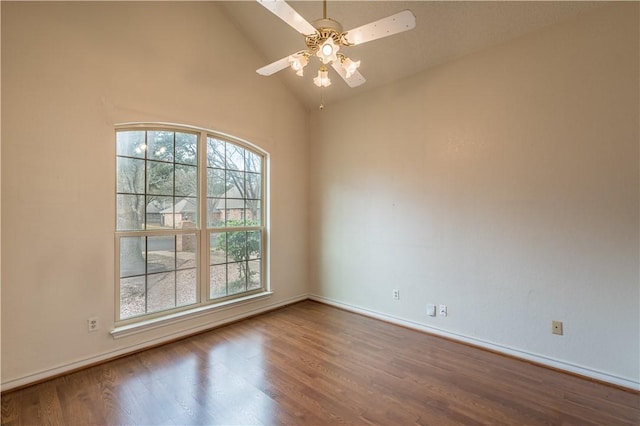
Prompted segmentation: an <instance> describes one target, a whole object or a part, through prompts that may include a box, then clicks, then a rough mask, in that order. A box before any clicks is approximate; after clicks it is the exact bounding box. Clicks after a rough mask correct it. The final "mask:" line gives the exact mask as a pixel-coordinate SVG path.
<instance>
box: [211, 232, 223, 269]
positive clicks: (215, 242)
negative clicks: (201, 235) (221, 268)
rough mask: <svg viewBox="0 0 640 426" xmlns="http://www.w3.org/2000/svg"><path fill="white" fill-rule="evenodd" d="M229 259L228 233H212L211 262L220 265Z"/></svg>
mask: <svg viewBox="0 0 640 426" xmlns="http://www.w3.org/2000/svg"><path fill="white" fill-rule="evenodd" d="M226 261H227V234H226V232H223V233H220V234H211V236H209V264H210V265H219V264H221V263H225V262H226Z"/></svg>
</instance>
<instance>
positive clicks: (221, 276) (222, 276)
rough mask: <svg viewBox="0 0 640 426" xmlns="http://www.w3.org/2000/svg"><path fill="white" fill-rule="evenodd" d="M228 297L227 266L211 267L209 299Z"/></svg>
mask: <svg viewBox="0 0 640 426" xmlns="http://www.w3.org/2000/svg"><path fill="white" fill-rule="evenodd" d="M226 295H227V265H224V264H223V265H215V266H212V267H211V272H210V279H209V297H210V298H211V299H215V298H218V297H224V296H226Z"/></svg>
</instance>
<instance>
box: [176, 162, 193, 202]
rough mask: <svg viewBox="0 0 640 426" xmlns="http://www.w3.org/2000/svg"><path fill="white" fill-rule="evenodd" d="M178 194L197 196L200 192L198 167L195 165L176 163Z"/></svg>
mask: <svg viewBox="0 0 640 426" xmlns="http://www.w3.org/2000/svg"><path fill="white" fill-rule="evenodd" d="M175 174H176V182H175V194H176V196H190V197H195V196H196V194H197V193H198V168H197V167H194V166H183V165H181V164H178V165H176V169H175Z"/></svg>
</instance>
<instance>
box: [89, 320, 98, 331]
mask: <svg viewBox="0 0 640 426" xmlns="http://www.w3.org/2000/svg"><path fill="white" fill-rule="evenodd" d="M87 324H88V325H89V331H96V330H98V329H99V328H100V321H99V320H98V317H91V318H89V319H88V320H87Z"/></svg>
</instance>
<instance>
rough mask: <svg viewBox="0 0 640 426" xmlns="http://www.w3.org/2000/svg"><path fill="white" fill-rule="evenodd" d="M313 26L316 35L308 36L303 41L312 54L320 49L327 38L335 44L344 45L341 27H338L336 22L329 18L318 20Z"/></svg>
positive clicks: (338, 24)
mask: <svg viewBox="0 0 640 426" xmlns="http://www.w3.org/2000/svg"><path fill="white" fill-rule="evenodd" d="M313 26H314V27H315V28H316V30H317V33H316V34H312V35H308V36H307V37H306V40H305V42H306V45H307V48H309V50H311V51H312V52H316V51H317V50H318V49H319V48H320V45H321V44H322V43H324V41H325V40H326V39H328V38H329V37H331V38H332V39H333V41H334V42H335V43H336V44H344V40H343V37H342V25H340V23H339V22H338V21H334V20H333V19H330V18H324V19H318V20H316V21H313Z"/></svg>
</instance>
